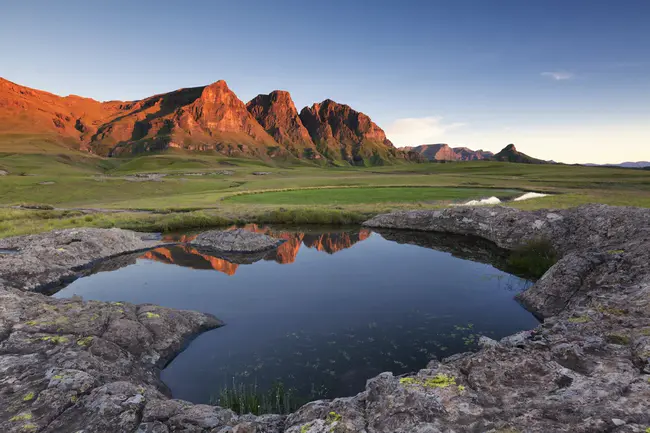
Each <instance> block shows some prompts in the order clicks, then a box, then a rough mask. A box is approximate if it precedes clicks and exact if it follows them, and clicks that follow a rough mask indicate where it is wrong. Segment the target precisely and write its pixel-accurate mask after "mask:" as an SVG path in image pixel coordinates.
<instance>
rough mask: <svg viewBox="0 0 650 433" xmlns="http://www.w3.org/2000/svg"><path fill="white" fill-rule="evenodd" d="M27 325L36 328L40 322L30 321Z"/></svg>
mask: <svg viewBox="0 0 650 433" xmlns="http://www.w3.org/2000/svg"><path fill="white" fill-rule="evenodd" d="M25 324H26V325H29V326H36V325H38V322H37V321H36V320H30V321H28V322H25Z"/></svg>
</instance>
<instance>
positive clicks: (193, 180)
mask: <svg viewBox="0 0 650 433" xmlns="http://www.w3.org/2000/svg"><path fill="white" fill-rule="evenodd" d="M35 140H36V139H35ZM46 144H47V143H46ZM46 144H44V146H46ZM47 146H49V147H48V151H43V153H42V154H17V153H4V154H0V170H6V171H8V172H9V173H10V174H9V175H8V176H1V177H0V206H8V205H16V204H26V203H27V204H34V205H49V206H54V207H56V208H67V209H74V208H95V209H100V210H102V209H123V210H124V209H132V210H136V209H139V210H150V211H156V212H165V213H166V214H165V215H159V214H143V213H133V212H125V213H120V214H115V213H106V212H103V211H102V213H98V214H93V215H92V216H91V218H88V219H89V221H86V215H82V216H83V218H79V217H78V216H75V215H69V214H57V213H51V214H49V215H48V217H47V218H41V217H34V214H31V216H29V217H26V216H18V214H16V213H11V212H9V213H5V215H13V216H15V217H16V218H8V217H6V218H4V219H3V220H2V221H0V236H8V235H10V234H18V233H28V232H31V231H41V230H47V229H52V228H62V227H71V226H75V225H85V226H95V227H112V226H115V227H127V228H135V229H140V230H158V231H161V230H171V228H172V227H175V228H178V229H182V228H183V227H194V228H200V227H206V226H215V225H221V224H224V223H226V222H227V223H231V222H255V221H259V222H265V223H267V222H269V223H270V222H275V223H300V224H310V223H315V224H344V223H350V222H352V223H357V222H359V221H363V219H365V218H367V217H369V216H372V215H374V214H377V213H382V212H389V211H392V210H398V209H434V208H440V207H444V206H448V205H449V203H450V202H453V201H465V200H471V199H478V198H481V197H486V196H492V195H496V196H511V195H513V194H516V193H515V192H514V191H515V190H519V191H521V190H528V191H539V192H547V193H551V194H553V195H552V196H549V197H545V198H541V199H533V200H530V201H523V202H513V203H508V204H507V205H508V206H513V207H517V208H520V209H539V208H566V207H572V206H576V205H581V204H586V203H605V204H611V205H627V206H642V207H650V171H649V170H630V169H618V168H602V167H579V166H565V165H525V164H510V163H500V162H485V161H477V162H464V163H450V164H401V165H393V166H383V167H372V168H358V167H356V168H355V167H329V168H320V167H315V166H309V165H296V163H295V161H293V162H282V161H271V162H262V161H257V160H253V159H246V158H226V157H224V156H222V155H217V154H187V153H182V152H179V153H165V154H159V155H147V156H140V157H136V158H100V157H96V156H92V155H87V154H83V153H79V152H73V151H69V150H68V151H66V152H63V151H60V149H61V148H60V147H56V146H54V147H53V146H50V144H47ZM220 170H229V171H232V172H233V174H232V175H223V174H221V175H217V174H208V175H205V176H190V175H189V174H190V173H197V172H204V173H214V172H217V171H220ZM256 171H265V172H270V173H271V174H269V175H266V176H256V175H254V174H253V173H254V172H256ZM145 172H149V173H152V172H157V173H166V174H167V176H166V177H164V178H163V179H162V181H160V182H152V181H145V182H131V181H128V180H126V179H125V177H127V176H129V175H132V174H134V173H145ZM43 182H54V183H53V184H49V185H43V184H42V183H43Z"/></svg>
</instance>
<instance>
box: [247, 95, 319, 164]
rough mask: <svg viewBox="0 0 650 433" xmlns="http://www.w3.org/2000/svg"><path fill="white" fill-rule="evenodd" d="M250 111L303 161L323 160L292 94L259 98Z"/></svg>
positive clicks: (258, 96) (270, 132)
mask: <svg viewBox="0 0 650 433" xmlns="http://www.w3.org/2000/svg"><path fill="white" fill-rule="evenodd" d="M246 108H247V109H248V111H249V113H250V114H251V115H252V116H253V117H254V118H255V120H257V122H258V123H259V124H260V125H262V127H263V128H264V129H265V130H266V132H267V133H268V134H269V135H271V137H273V138H274V139H275V141H277V142H278V143H280V144H282V145H283V146H285V147H286V148H287V150H288V151H289V152H290V153H292V154H293V155H295V156H297V157H299V158H300V157H306V158H309V159H319V158H321V155H320V154H319V153H318V152H317V151H316V146H315V145H314V142H313V141H312V139H311V136H310V135H309V132H308V131H307V129H306V128H305V126H304V125H303V124H302V121H301V120H300V116H299V115H298V110H297V109H296V106H295V104H294V103H293V99H291V95H290V94H289V92H287V91H284V90H275V91H273V92H271V93H269V94H268V95H264V94H261V95H257V96H256V97H255V98H253V99H252V100H251V101H249V102H248V104H246Z"/></svg>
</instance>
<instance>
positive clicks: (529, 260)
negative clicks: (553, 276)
mask: <svg viewBox="0 0 650 433" xmlns="http://www.w3.org/2000/svg"><path fill="white" fill-rule="evenodd" d="M557 260H558V258H557V253H556V252H555V248H553V244H551V242H549V241H548V240H545V239H537V240H534V241H530V242H528V243H526V244H524V245H522V246H520V247H519V248H517V249H515V250H514V251H512V253H510V256H509V257H508V266H509V267H510V269H511V271H512V272H513V273H515V274H519V275H522V276H526V277H529V278H534V279H538V278H541V277H542V275H544V273H546V271H548V270H549V269H550V267H551V266H553V265H554V264H555V263H557Z"/></svg>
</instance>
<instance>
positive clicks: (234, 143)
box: [0, 78, 419, 165]
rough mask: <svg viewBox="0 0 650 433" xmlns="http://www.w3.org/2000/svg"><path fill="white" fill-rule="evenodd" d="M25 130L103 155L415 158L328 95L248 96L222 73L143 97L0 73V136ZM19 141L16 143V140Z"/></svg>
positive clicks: (358, 160) (356, 161)
mask: <svg viewBox="0 0 650 433" xmlns="http://www.w3.org/2000/svg"><path fill="white" fill-rule="evenodd" d="M5 137H11V140H12V141H9V142H7V143H9V144H8V145H7V143H4V144H5V148H7V146H8V147H9V150H10V151H15V152H21V151H25V152H27V151H28V150H22V149H21V148H20V144H19V143H21V140H18V139H17V137H18V138H20V137H25V138H26V140H23V141H27V140H28V139H31V138H33V137H38V139H39V140H47V141H48V142H54V143H57V144H58V145H60V146H62V147H66V148H69V149H74V150H79V151H83V152H88V153H93V154H97V155H103V156H125V155H133V154H146V153H149V152H160V151H165V150H169V149H181V150H183V151H189V152H218V153H221V154H224V155H228V156H248V157H254V158H259V159H266V160H268V159H275V158H282V159H297V160H300V159H304V160H312V161H323V162H324V161H329V162H330V163H347V164H352V165H383V164H386V163H392V162H397V161H400V160H418V159H419V157H418V155H416V154H409V153H408V152H404V151H401V150H399V149H397V148H395V147H394V146H393V143H391V142H390V141H389V140H388V139H387V138H386V134H385V133H384V131H383V130H382V129H381V128H380V127H379V126H377V125H376V124H375V123H374V122H373V121H372V120H371V119H370V118H369V117H368V116H366V115H365V114H363V113H360V112H358V111H355V110H354V109H352V108H351V107H349V106H347V105H344V104H339V103H336V102H334V101H332V100H329V99H327V100H325V101H323V102H322V103H317V104H314V105H312V106H311V107H305V108H303V109H302V111H300V114H298V110H297V109H296V107H295V105H294V103H293V101H292V99H291V96H290V95H289V93H288V92H285V91H274V92H271V93H270V94H268V95H259V96H257V97H256V98H254V99H253V100H251V101H250V102H249V103H248V104H244V102H242V101H241V100H240V99H239V98H238V97H237V95H235V93H234V92H233V91H232V90H230V89H229V88H228V85H227V84H226V82H225V81H223V80H220V81H217V82H215V83H213V84H210V85H207V86H201V87H194V88H187V89H179V90H175V91H172V92H168V93H163V94H159V95H154V96H151V97H148V98H145V99H142V100H138V101H110V102H99V101H95V100H93V99H89V98H82V97H79V96H66V97H61V96H57V95H54V94H51V93H47V92H43V91H40V90H35V89H30V88H28V87H25V86H21V85H18V84H15V83H12V82H10V81H7V80H5V79H2V78H0V140H2V139H4V138H5ZM13 143H18V144H13Z"/></svg>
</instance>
